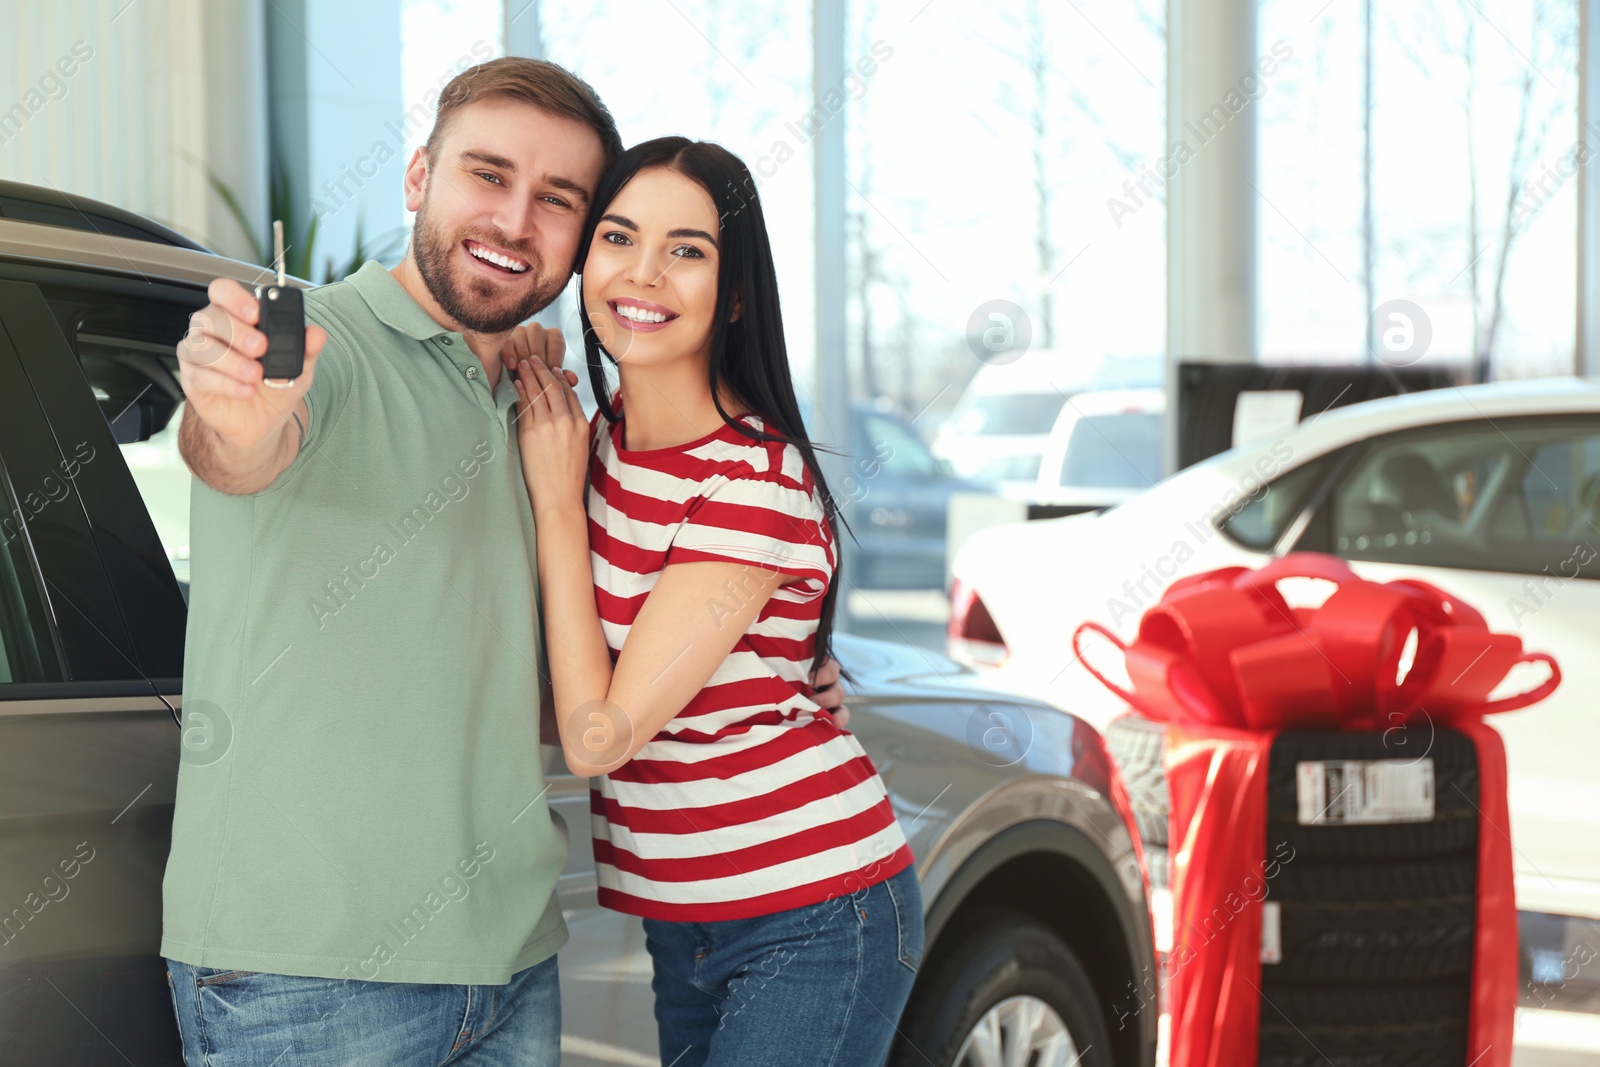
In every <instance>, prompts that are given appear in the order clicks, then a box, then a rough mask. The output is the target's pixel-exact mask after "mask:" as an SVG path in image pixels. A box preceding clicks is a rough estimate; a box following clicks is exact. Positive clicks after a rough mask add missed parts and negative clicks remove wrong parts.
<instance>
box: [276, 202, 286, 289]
mask: <svg viewBox="0 0 1600 1067" xmlns="http://www.w3.org/2000/svg"><path fill="white" fill-rule="evenodd" d="M272 258H273V262H275V263H276V264H277V265H278V288H280V289H282V288H283V287H284V285H285V284H286V282H287V279H286V278H285V277H284V276H283V220H282V219H274V220H273V221H272Z"/></svg>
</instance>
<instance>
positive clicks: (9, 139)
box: [0, 0, 266, 257]
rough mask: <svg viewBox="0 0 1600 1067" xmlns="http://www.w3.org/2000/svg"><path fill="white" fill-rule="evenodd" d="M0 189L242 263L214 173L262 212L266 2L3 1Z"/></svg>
mask: <svg viewBox="0 0 1600 1067" xmlns="http://www.w3.org/2000/svg"><path fill="white" fill-rule="evenodd" d="M0 23H3V24H4V27H5V32H3V33H0V178H7V179H10V180H13V181H22V182H28V183H30V184H34V185H39V186H50V187H54V188H56V189H58V190H60V191H61V192H64V193H68V194H72V193H76V194H80V195H83V196H88V197H91V198H93V199H96V200H102V201H105V202H106V203H109V204H113V205H116V206H118V207H123V208H127V209H128V210H131V211H135V212H138V213H140V214H142V215H147V216H149V217H151V218H153V219H156V220H157V221H159V222H163V223H165V224H167V225H169V226H171V227H173V228H174V229H177V230H179V231H181V232H183V233H185V234H188V235H189V236H191V237H194V238H195V239H197V240H199V241H200V242H201V243H202V244H205V245H208V246H210V247H212V248H215V249H216V250H218V251H221V252H224V253H227V254H229V255H234V256H239V257H244V256H245V255H246V250H247V248H248V245H247V244H246V243H245V242H244V240H243V238H242V235H241V234H240V232H239V230H238V228H237V227H236V226H235V225H234V224H233V222H232V221H231V220H230V218H229V216H228V214H227V212H226V211H225V210H224V208H223V205H222V203H221V201H220V200H219V199H218V198H217V197H216V196H215V195H214V194H213V193H212V191H211V189H210V188H209V186H208V184H207V181H206V173H205V168H206V166H208V165H209V166H210V167H211V169H212V170H214V171H215V172H216V173H217V175H218V176H219V177H220V178H222V180H223V181H225V182H227V183H228V184H229V185H230V186H231V187H232V188H233V189H234V190H235V191H236V192H237V193H238V194H239V195H240V197H241V199H243V200H244V202H245V205H246V209H247V210H251V211H253V212H254V213H256V214H260V215H263V216H264V215H265V212H266V207H265V205H266V165H265V159H266V99H265V94H264V93H263V92H262V91H261V86H262V85H263V84H264V79H265V71H266V60H265V45H264V41H263V34H262V29H261V27H262V4H261V0H227V2H226V3H205V2H203V0H133V2H132V3H130V2H129V0H74V2H72V3H70V4H54V3H46V2H44V0H0Z"/></svg>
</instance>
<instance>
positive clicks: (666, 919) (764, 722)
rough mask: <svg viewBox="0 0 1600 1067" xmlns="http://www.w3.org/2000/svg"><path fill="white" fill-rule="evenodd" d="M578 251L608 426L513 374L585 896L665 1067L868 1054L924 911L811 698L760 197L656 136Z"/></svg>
mask: <svg viewBox="0 0 1600 1067" xmlns="http://www.w3.org/2000/svg"><path fill="white" fill-rule="evenodd" d="M587 234H588V240H587V242H586V245H585V247H584V248H582V249H580V250H579V257H580V261H581V262H582V264H583V270H582V275H583V278H582V283H583V284H582V299H581V314H582V317H583V327H584V347H585V351H586V355H587V359H588V365H589V380H590V383H591V384H592V385H593V387H594V394H595V396H596V398H597V399H598V400H599V404H600V411H599V413H598V414H597V415H596V416H595V418H594V419H593V421H592V422H591V423H588V424H586V423H585V420H584V418H583V414H582V410H581V408H580V407H579V403H578V399H577V397H576V396H575V395H574V393H573V391H572V389H571V387H570V386H569V385H568V384H567V382H566V380H565V377H564V376H562V375H558V374H552V373H551V372H550V370H549V369H548V368H546V367H545V366H544V365H543V364H542V363H541V362H540V361H539V360H536V359H535V360H520V359H516V358H515V357H511V362H512V363H513V368H512V369H513V370H514V371H515V372H516V377H517V380H518V386H517V387H518V389H519V390H520V391H521V394H522V398H523V400H524V402H525V405H526V406H525V408H524V409H523V413H522V416H521V418H520V420H519V434H520V438H521V445H522V457H523V473H524V475H525V477H526V479H527V483H528V493H529V496H530V498H531V500H532V502H533V509H534V515H535V523H536V526H537V529H538V554H539V578H540V585H541V589H542V596H543V601H544V623H545V627H544V632H545V639H546V642H547V647H548V651H549V658H550V664H551V676H552V677H551V680H552V683H553V688H554V706H555V716H556V721H557V724H558V726H559V731H560V735H561V744H562V748H563V749H564V751H565V753H566V758H567V764H568V766H569V767H571V768H572V770H573V772H574V773H576V774H580V775H585V776H591V777H594V788H593V790H592V792H591V804H592V811H593V814H594V828H595V840H594V854H595V866H596V869H597V871H598V875H599V883H600V903H601V904H603V905H605V906H606V907H610V908H613V909H615V910H617V911H622V912H626V913H628V914H632V915H639V916H642V917H643V919H644V926H645V933H646V935H647V944H648V947H649V950H650V955H651V958H652V961H653V963H654V970H655V979H654V982H653V988H654V990H655V994H656V1021H657V1026H658V1028H659V1032H660V1038H661V1058H662V1061H663V1062H664V1063H672V1064H674V1065H675V1067H695V1065H699V1064H719V1065H720V1064H738V1065H740V1067H744V1065H746V1064H751V1063H773V1062H784V1063H803V1064H807V1065H812V1064H834V1065H840V1067H844V1065H857V1064H859V1065H861V1067H869V1065H877V1064H880V1063H881V1062H882V1061H883V1059H884V1057H885V1055H886V1054H887V1052H888V1049H889V1045H890V1042H891V1040H892V1039H893V1037H894V1022H895V1020H897V1019H898V1018H899V1016H900V1010H901V1008H902V1007H903V1006H904V1003H905V999H906V996H907V995H908V994H909V992H910V989H911V982H912V979H913V976H914V974H915V969H916V966H917V963H918V961H919V959H920V956H921V952H922V908H921V897H920V894H919V892H918V889H917V882H916V875H915V872H914V871H913V869H912V867H911V860H912V857H911V851H910V848H909V846H907V844H906V840H905V837H904V835H903V834H902V832H901V830H900V826H899V824H898V823H897V822H896V821H895V817H894V813H893V811H892V809H891V808H890V805H889V800H888V795H887V792H886V790H885V789H884V786H883V783H882V781H881V780H880V779H879V778H878V775H877V772H876V771H875V770H874V769H873V767H872V764H871V761H870V760H868V759H867V757H866V755H865V753H863V752H862V750H861V746H860V745H859V744H858V743H857V742H856V740H855V738H854V737H852V736H851V735H850V734H847V733H844V732H843V731H842V730H841V729H840V728H839V727H838V726H837V725H835V723H834V721H833V720H832V718H831V717H830V716H829V715H828V714H827V713H826V712H824V711H822V710H821V709H820V708H819V707H818V706H817V705H816V704H815V703H814V702H813V701H812V700H811V689H810V686H809V684H808V682H807V679H808V677H809V676H810V673H811V670H812V668H813V666H814V665H815V664H819V663H821V662H822V660H823V659H825V658H826V657H827V655H828V652H829V641H830V635H831V631H832V624H833V607H834V602H835V601H836V599H837V597H838V589H837V583H836V581H835V575H834V568H835V543H836V536H835V526H836V517H835V514H834V509H833V504H832V500H831V498H830V496H829V494H828V489H827V485H826V482H825V481H824V479H823V476H822V472H821V470H820V469H819V467H818V464H817V460H816V456H815V454H814V452H813V449H812V446H811V444H810V443H809V442H808V441H807V439H806V436H805V428H804V426H802V425H801V421H800V416H799V411H798V407H797V404H796V401H795V395H794V387H793V385H792V384H791V382H790V378H789V366H788V357H787V354H786V350H785V347H784V340H783V322H782V318H781V316H780V313H779V309H778V289H777V277H776V274H775V272H774V270H773V263H772V251H771V247H770V245H769V244H768V241H767V233H766V224H765V221H764V219H763V216H762V212H761V205H760V201H759V199H758V197H757V196H756V192H755V183H754V181H753V180H752V179H751V177H750V173H749V171H748V170H746V169H745V167H744V165H743V164H742V163H741V162H740V161H739V160H738V159H737V158H735V157H734V156H733V155H731V154H730V153H729V152H727V151H726V150H725V149H723V148H721V147H719V146H717V145H714V144H706V143H698V142H691V141H688V140H686V139H684V138H681V137H670V138H662V139H660V140H655V141H649V142H646V143H644V144H641V145H638V146H637V147H635V148H633V149H631V150H629V151H628V152H625V153H624V154H623V155H622V156H621V157H620V158H619V159H618V160H617V162H616V163H615V164H614V165H613V166H612V168H611V170H610V171H608V172H607V174H606V175H605V176H604V177H603V178H602V180H601V183H600V187H599V189H598V190H597V191H596V195H595V200H594V207H593V209H592V210H591V213H590V217H589V223H588V228H587ZM606 359H610V360H611V361H612V363H613V364H614V365H615V366H616V368H617V371H618V377H619V380H620V389H619V390H618V392H617V393H616V394H615V396H613V395H612V394H611V392H610V390H609V389H608V388H607V384H606V376H605V375H606V366H605V363H604V362H603V361H604V360H606ZM586 480H587V483H588V488H587V503H586V501H585V482H586ZM591 564H592V573H591Z"/></svg>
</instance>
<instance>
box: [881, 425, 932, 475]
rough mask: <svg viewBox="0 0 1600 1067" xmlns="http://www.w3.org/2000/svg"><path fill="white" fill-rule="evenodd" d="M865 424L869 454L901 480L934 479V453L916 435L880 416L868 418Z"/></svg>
mask: <svg viewBox="0 0 1600 1067" xmlns="http://www.w3.org/2000/svg"><path fill="white" fill-rule="evenodd" d="M864 422H865V425H866V431H867V438H868V440H867V446H868V447H867V450H866V451H867V453H868V454H870V455H874V456H878V457H881V458H882V459H883V463H884V466H886V467H888V468H889V469H890V470H892V471H894V472H895V473H896V474H898V475H900V476H901V477H902V478H931V477H933V474H934V471H935V469H936V468H935V465H934V460H933V453H931V452H929V451H928V446H927V445H925V444H923V443H922V439H921V438H919V437H918V436H917V435H916V433H915V432H913V431H912V430H910V429H907V428H906V427H905V426H904V425H903V424H901V423H900V422H899V420H897V419H891V418H888V417H886V416H883V415H868V416H867V417H866V419H865V420H864Z"/></svg>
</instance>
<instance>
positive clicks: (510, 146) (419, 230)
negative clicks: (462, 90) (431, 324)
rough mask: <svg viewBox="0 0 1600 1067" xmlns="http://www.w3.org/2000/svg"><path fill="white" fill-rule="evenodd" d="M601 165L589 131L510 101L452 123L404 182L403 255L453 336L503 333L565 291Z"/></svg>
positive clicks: (467, 112) (477, 108)
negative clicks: (407, 248)
mask: <svg viewBox="0 0 1600 1067" xmlns="http://www.w3.org/2000/svg"><path fill="white" fill-rule="evenodd" d="M604 167H605V155H604V151H603V149H602V148H601V146H600V137H599V135H598V134H596V133H595V132H594V130H592V129H590V128H589V127H588V126H586V125H584V124H583V123H581V122H579V121H577V120H576V119H569V118H565V117H561V116H556V115H552V114H549V113H548V112H545V111H541V110H539V109H538V108H535V107H532V106H531V105H528V104H522V103H518V102H516V101H512V100H504V99H494V98H491V99H488V100H480V101H478V102H477V103H474V104H469V105H467V106H466V107H463V108H461V109H460V110H459V111H457V112H456V113H455V114H454V115H453V116H452V117H451V119H450V125H449V127H448V128H447V129H446V131H445V135H444V137H443V138H442V139H441V141H440V144H439V148H438V151H437V153H436V157H435V158H434V159H433V160H432V161H431V162H430V161H429V160H427V158H426V156H425V155H424V154H423V153H422V152H421V151H420V150H419V152H418V155H417V156H416V157H414V158H413V159H412V161H411V166H410V168H409V169H408V170H407V172H406V207H407V208H409V209H411V210H412V211H415V212H416V213H417V219H416V228H415V230H414V232H413V234H412V255H413V257H414V258H415V259H416V263H417V271H418V273H419V274H420V275H421V276H422V280H423V283H424V284H425V285H426V286H427V287H428V292H429V293H431V294H432V296H433V298H434V299H435V300H437V301H438V302H439V306H440V307H441V308H442V309H443V310H444V312H445V314H447V315H449V316H450V317H451V318H452V319H454V320H455V322H456V323H457V324H459V325H460V326H461V328H462V329H464V330H468V331H472V332H476V333H488V334H494V333H504V332H505V331H507V330H510V329H511V328H512V327H514V326H516V325H517V324H518V323H520V322H523V321H525V320H527V319H528V318H530V317H531V316H532V315H533V314H534V313H535V312H537V311H539V310H540V309H541V308H543V307H545V306H546V305H547V304H549V303H550V302H551V301H552V300H554V299H555V298H556V297H557V296H558V295H560V293H561V290H562V289H564V288H566V284H567V280H568V279H569V278H570V277H571V276H572V267H573V262H572V261H573V257H574V256H575V255H576V253H577V249H578V242H579V240H580V238H581V237H582V228H583V220H584V216H585V214H586V213H587V211H588V209H589V198H590V197H591V196H593V195H594V189H595V186H596V184H598V183H599V181H600V172H601V171H602V170H603V169H604Z"/></svg>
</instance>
